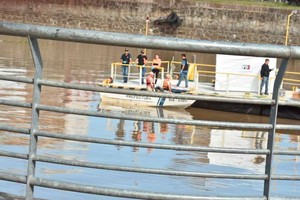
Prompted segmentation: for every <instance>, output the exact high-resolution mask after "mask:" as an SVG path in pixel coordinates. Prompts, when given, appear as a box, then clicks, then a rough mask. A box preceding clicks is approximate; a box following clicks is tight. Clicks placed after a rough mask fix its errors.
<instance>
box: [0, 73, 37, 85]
mask: <svg viewBox="0 0 300 200" xmlns="http://www.w3.org/2000/svg"><path fill="white" fill-rule="evenodd" d="M0 80H4V81H14V82H20V83H29V84H33V78H23V77H13V76H7V75H0Z"/></svg>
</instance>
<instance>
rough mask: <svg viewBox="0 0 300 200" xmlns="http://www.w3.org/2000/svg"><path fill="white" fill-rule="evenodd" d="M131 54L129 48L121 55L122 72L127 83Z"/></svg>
mask: <svg viewBox="0 0 300 200" xmlns="http://www.w3.org/2000/svg"><path fill="white" fill-rule="evenodd" d="M131 61H132V60H131V55H130V53H129V52H128V49H125V53H123V54H122V55H121V63H122V64H124V65H122V74H123V82H124V83H127V81H128V67H129V63H130V62H131Z"/></svg>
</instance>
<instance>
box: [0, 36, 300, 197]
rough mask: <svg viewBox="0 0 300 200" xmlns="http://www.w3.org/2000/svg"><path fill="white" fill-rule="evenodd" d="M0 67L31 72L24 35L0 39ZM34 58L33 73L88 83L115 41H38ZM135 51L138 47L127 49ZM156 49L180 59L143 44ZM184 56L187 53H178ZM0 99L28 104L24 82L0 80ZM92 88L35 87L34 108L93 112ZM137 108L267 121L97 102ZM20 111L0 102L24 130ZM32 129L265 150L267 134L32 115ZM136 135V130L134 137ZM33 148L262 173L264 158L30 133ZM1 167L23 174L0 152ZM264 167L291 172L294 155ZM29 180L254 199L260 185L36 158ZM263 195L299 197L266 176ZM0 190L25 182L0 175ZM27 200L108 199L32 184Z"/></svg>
mask: <svg viewBox="0 0 300 200" xmlns="http://www.w3.org/2000/svg"><path fill="white" fill-rule="evenodd" d="M0 46H1V48H0V73H1V74H2V75H8V76H14V77H33V73H34V71H33V63H32V59H31V54H30V50H29V47H28V43H27V41H26V39H24V38H17V37H7V36H0ZM40 49H41V53H42V58H43V64H44V73H43V77H44V78H45V79H49V80H57V81H65V82H68V83H81V84H90V85H94V84H96V83H97V82H100V81H101V80H102V79H103V78H104V77H107V76H109V74H110V63H111V62H116V61H119V58H120V55H121V53H122V52H123V49H124V48H123V47H109V46H102V45H90V44H77V43H68V42H57V41H45V40H41V41H40ZM130 52H131V53H132V55H133V56H134V57H135V56H136V55H137V54H138V52H139V49H133V48H130ZM155 53H158V54H159V55H160V57H161V58H162V60H171V59H172V57H173V56H175V60H179V59H180V54H181V52H171V51H155V50H148V51H147V54H148V57H149V58H152V57H153V56H154V54H155ZM196 57H197V62H198V63H207V64H215V56H214V55H208V54H196ZM188 58H189V59H190V60H193V56H191V54H188ZM299 64H300V63H299V61H293V62H291V66H289V70H296V69H297V68H298V66H300V65H299ZM0 87H1V90H0V98H1V99H6V100H20V101H25V102H31V100H32V97H31V96H32V86H29V85H26V84H23V83H13V82H8V81H0ZM99 99H100V94H98V93H95V92H87V91H78V90H71V89H57V88H51V87H44V86H43V88H42V101H41V102H42V104H46V105H54V106H64V107H68V108H77V109H85V110H97V107H98V104H99ZM105 111H107V112H115V113H117V114H118V113H126V114H133V115H137V114H142V115H149V116H159V117H171V118H184V119H199V120H200V119H201V120H202V119H204V120H216V121H224V120H228V121H236V122H268V118H267V117H260V116H253V115H243V114H237V113H226V112H219V111H211V110H205V109H197V108H188V109H186V110H180V111H179V112H178V111H177V110H166V109H155V108H153V109H149V108H144V109H140V110H138V111H137V110H136V109H133V108H131V107H120V106H116V105H113V106H111V107H108V106H106V107H105V109H104V112H105ZM30 120H31V112H30V110H29V109H24V108H15V107H10V106H2V105H0V124H4V125H10V126H16V127H22V128H30ZM278 123H286V124H300V122H299V121H296V120H285V119H279V120H278ZM40 129H41V130H45V131H51V132H55V133H61V134H76V135H87V136H91V137H97V138H105V139H115V140H125V141H141V142H149V143H163V144H185V145H192V146H209V147H233V148H254V149H261V148H266V137H267V133H266V132H262V131H249V130H227V129H217V128H208V127H195V126H190V125H173V124H163V123H151V122H143V121H130V120H117V119H105V118H95V117H85V116H76V115H69V114H57V113H51V112H44V111H43V112H41V117H40ZM137 133H139V134H137ZM299 135H300V134H299V132H281V133H279V132H278V133H277V134H276V137H275V140H276V143H275V148H276V149H290V150H299V149H300V136H299ZM0 138H1V140H0V150H5V151H13V152H20V153H27V152H28V146H27V145H28V136H26V135H20V134H14V133H10V132H5V131H1V132H0ZM38 154H41V155H51V156H59V157H61V158H65V159H78V160H81V161H87V162H97V163H102V164H115V165H124V166H135V167H149V168H158V169H172V170H184V171H196V172H218V173H245V174H255V173H260V174H262V173H264V165H265V157H263V156H259V155H249V156H244V155H235V156H232V155H230V154H225V155H224V154H216V153H196V152H177V151H167V150H158V149H150V148H149V149H147V148H132V147H121V146H109V145H98V144H90V143H78V142H72V141H66V140H58V139H47V138H40V139H39V146H38ZM0 163H1V167H0V170H1V172H11V173H17V174H26V170H27V168H26V167H27V163H26V162H25V161H20V160H17V159H8V158H5V157H0ZM274 173H275V174H288V175H299V173H300V164H299V157H296V156H275V159H274ZM36 174H37V176H38V177H46V178H50V179H55V180H62V181H70V182H75V183H83V182H85V183H86V184H90V185H97V186H104V187H113V188H122V189H133V190H141V191H155V192H163V193H175V194H191V195H232V194H234V195H239V196H260V195H262V189H263V182H262V181H252V180H250V181H239V180H221V179H205V178H188V177H176V176H160V175H147V174H138V173H133V174H132V173H126V172H116V171H105V170H95V169H84V168H76V167H68V166H58V165H52V164H45V163H38V165H37V173H36ZM272 183H273V184H272V195H273V196H296V197H299V198H300V192H299V189H298V188H299V187H300V183H299V182H296V181H273V182H272ZM0 191H2V192H8V193H13V194H19V195H23V194H24V192H25V187H24V186H23V185H18V184H14V183H10V182H5V181H0ZM35 191H36V197H41V198H46V199H76V200H77V199H99V198H100V199H108V198H107V197H102V198H101V197H97V196H93V195H87V194H77V193H73V192H63V191H56V190H48V189H44V188H39V187H36V190H35Z"/></svg>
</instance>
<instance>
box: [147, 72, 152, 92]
mask: <svg viewBox="0 0 300 200" xmlns="http://www.w3.org/2000/svg"><path fill="white" fill-rule="evenodd" d="M146 86H147V91H151V92H153V91H154V73H153V72H150V73H149V75H148V76H147V79H146Z"/></svg>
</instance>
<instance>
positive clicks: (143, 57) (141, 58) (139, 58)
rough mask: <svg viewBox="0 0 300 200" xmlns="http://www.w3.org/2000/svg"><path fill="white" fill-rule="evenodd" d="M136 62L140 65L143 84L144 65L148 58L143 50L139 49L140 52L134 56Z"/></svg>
mask: <svg viewBox="0 0 300 200" xmlns="http://www.w3.org/2000/svg"><path fill="white" fill-rule="evenodd" d="M136 62H137V63H138V65H139V66H142V84H144V79H145V73H146V67H145V65H146V64H147V62H148V58H147V56H146V55H145V52H144V50H142V51H141V54H139V55H138V56H137V57H136Z"/></svg>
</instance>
